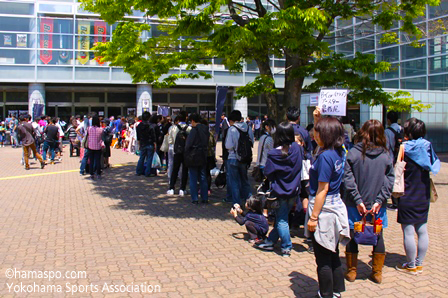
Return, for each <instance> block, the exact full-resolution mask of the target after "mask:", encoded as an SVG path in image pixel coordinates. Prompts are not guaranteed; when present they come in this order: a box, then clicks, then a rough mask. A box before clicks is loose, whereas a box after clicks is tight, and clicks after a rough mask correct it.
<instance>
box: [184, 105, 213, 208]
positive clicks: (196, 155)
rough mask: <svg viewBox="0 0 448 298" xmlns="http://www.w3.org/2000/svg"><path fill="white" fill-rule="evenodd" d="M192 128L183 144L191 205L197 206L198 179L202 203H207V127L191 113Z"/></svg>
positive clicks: (197, 116)
mask: <svg viewBox="0 0 448 298" xmlns="http://www.w3.org/2000/svg"><path fill="white" fill-rule="evenodd" d="M188 118H189V120H190V121H191V126H192V127H193V128H192V130H191V131H190V134H189V135H188V137H187V141H186V143H185V164H186V165H187V167H188V171H189V174H190V191H191V200H192V203H193V204H198V179H199V184H200V187H201V199H202V203H205V204H207V203H208V183H207V173H206V168H207V146H208V136H209V132H208V127H207V126H205V125H204V124H201V123H200V120H201V119H200V117H199V115H198V114H196V113H193V114H191V115H190V116H189V117H188Z"/></svg>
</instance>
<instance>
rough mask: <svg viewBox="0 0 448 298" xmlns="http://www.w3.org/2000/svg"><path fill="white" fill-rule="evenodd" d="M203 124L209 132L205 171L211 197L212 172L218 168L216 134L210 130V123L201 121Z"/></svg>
mask: <svg viewBox="0 0 448 298" xmlns="http://www.w3.org/2000/svg"><path fill="white" fill-rule="evenodd" d="M201 123H202V124H203V125H205V126H206V127H207V130H208V147H207V168H206V170H205V171H206V175H207V185H208V195H209V196H210V194H211V187H212V175H211V173H210V170H211V169H213V168H215V167H216V140H215V134H214V133H213V131H212V130H211V129H210V126H209V123H208V121H207V120H205V119H201Z"/></svg>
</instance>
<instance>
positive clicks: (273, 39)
mask: <svg viewBox="0 0 448 298" xmlns="http://www.w3.org/2000/svg"><path fill="white" fill-rule="evenodd" d="M244 3H245V4H243V3H242V2H241V3H237V2H235V1H233V0H225V1H224V0H217V1H205V0H178V1H171V0H148V1H142V0H82V5H83V7H84V9H86V10H90V11H92V12H95V13H99V14H100V15H101V17H102V18H103V19H104V20H105V21H107V22H108V23H115V22H120V23H119V25H118V27H117V29H116V30H115V31H114V32H113V38H112V40H111V41H110V42H108V43H99V44H98V45H97V46H96V47H95V51H96V54H97V56H100V57H102V58H101V59H102V61H109V62H110V63H111V65H112V66H122V67H123V68H124V70H125V71H126V72H127V73H129V74H130V75H131V76H132V79H133V81H134V82H135V83H137V82H148V83H150V84H153V85H154V86H155V87H170V86H173V85H175V84H176V81H178V80H180V79H197V78H205V79H208V78H210V77H211V76H210V74H208V73H205V72H198V71H196V69H197V68H198V66H200V65H207V64H210V63H211V62H212V59H214V58H217V57H219V58H222V59H223V63H224V64H225V66H226V68H227V69H228V70H229V71H230V72H233V73H236V72H241V71H242V70H243V66H244V62H245V61H255V62H256V63H257V65H258V68H259V71H260V75H259V76H258V77H257V78H256V79H255V80H254V81H253V82H251V83H249V84H247V85H246V86H243V87H240V88H238V89H237V92H238V96H240V97H241V96H245V97H252V96H255V95H257V94H262V93H263V94H270V95H272V94H276V93H277V91H278V90H277V89H276V87H275V84H274V74H273V73H272V70H271V67H270V60H269V59H270V57H272V55H274V56H276V57H284V58H286V66H285V71H284V75H285V92H286V90H290V89H288V86H290V85H297V84H299V85H300V86H299V88H295V89H294V90H293V91H290V92H292V93H293V94H288V96H290V98H291V99H297V98H298V100H297V101H295V102H298V101H299V100H300V93H301V90H302V86H301V84H302V83H301V82H302V81H303V78H305V77H313V79H314V80H315V81H314V82H313V83H312V84H310V85H309V86H306V88H307V90H313V91H317V90H319V89H320V88H324V87H341V88H348V89H350V90H351V92H350V95H349V100H350V103H359V102H362V103H368V104H372V105H378V104H387V105H388V106H390V107H391V108H393V109H404V108H409V107H412V108H415V109H424V108H427V106H424V105H422V104H421V103H420V102H418V101H415V100H413V99H410V98H409V97H406V95H404V94H390V93H388V92H386V91H384V90H383V89H382V87H381V84H380V83H379V82H378V81H376V80H374V79H373V78H371V77H370V76H369V75H370V74H374V73H381V72H387V71H390V70H391V65H390V64H389V63H387V62H375V59H374V57H373V56H372V55H365V54H360V53H357V54H356V56H355V57H354V58H352V59H345V58H344V57H343V56H342V55H335V54H333V53H331V51H330V48H329V44H328V42H327V40H326V39H325V37H327V36H328V35H329V33H330V31H331V30H332V29H331V28H332V24H333V23H334V22H335V20H336V18H342V19H351V18H353V17H362V18H365V19H370V20H371V22H372V23H373V24H375V25H377V27H378V28H382V33H383V34H382V39H381V42H386V43H396V42H398V36H397V34H396V32H395V31H397V28H396V25H397V24H400V25H401V27H400V28H399V29H400V31H401V32H403V33H406V34H408V35H409V36H413V37H415V41H414V42H413V44H414V45H415V46H421V45H422V44H421V43H419V42H418V40H419V39H420V38H421V37H422V36H423V34H424V32H422V30H420V29H419V28H418V27H417V26H416V25H415V24H414V23H413V21H414V20H415V18H417V17H419V16H422V15H424V12H425V8H426V5H427V4H429V5H431V6H436V5H438V3H439V0H402V1H385V0H380V1H371V0H358V1H354V2H353V1H322V0H299V1H291V0H286V1H275V0H269V1H268V2H262V1H261V0H254V2H253V4H251V3H249V2H244ZM268 4H269V7H268ZM272 6H273V7H274V8H275V9H272ZM134 10H139V11H144V12H145V15H146V16H147V17H148V18H149V17H157V19H158V20H160V21H159V22H160V23H159V24H158V26H157V27H158V29H159V30H162V31H163V32H162V33H161V34H159V35H158V36H153V37H151V38H148V39H146V38H143V36H147V33H148V32H151V30H153V29H154V28H151V25H149V24H148V23H136V22H134V20H133V19H130V18H127V17H126V16H127V15H131V14H132V12H133V11H134ZM392 28H393V29H394V31H392V30H391V29H392ZM180 69H182V71H181V70H180ZM291 90H292V89H291ZM288 92H289V91H288ZM273 103H275V104H276V106H272V104H273ZM268 104H269V105H271V106H268V108H269V109H279V105H280V104H281V103H280V102H277V101H270V102H269V103H268Z"/></svg>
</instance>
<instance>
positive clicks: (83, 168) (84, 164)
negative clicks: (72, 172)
mask: <svg viewBox="0 0 448 298" xmlns="http://www.w3.org/2000/svg"><path fill="white" fill-rule="evenodd" d="M89 156H90V153H89V149H87V148H85V149H84V156H83V157H82V161H81V167H80V168H79V173H80V174H84V172H85V171H86V167H87V161H88V160H89ZM90 162H92V161H90ZM89 170H90V169H89Z"/></svg>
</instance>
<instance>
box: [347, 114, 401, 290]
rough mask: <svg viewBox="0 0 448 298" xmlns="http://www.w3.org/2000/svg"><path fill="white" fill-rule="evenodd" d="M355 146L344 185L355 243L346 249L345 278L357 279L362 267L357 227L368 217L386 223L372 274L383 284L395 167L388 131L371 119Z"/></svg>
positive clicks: (352, 238) (383, 224)
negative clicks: (386, 235)
mask: <svg viewBox="0 0 448 298" xmlns="http://www.w3.org/2000/svg"><path fill="white" fill-rule="evenodd" d="M354 141H355V146H354V147H353V149H351V150H350V151H349V152H348V154H347V162H346V163H345V171H344V185H345V189H346V192H345V194H346V198H345V204H346V205H347V212H348V222H349V225H350V237H351V240H350V242H349V244H348V245H347V247H346V252H345V255H346V261H347V273H346V274H345V279H346V280H348V281H350V282H353V281H355V279H356V274H357V272H356V271H357V264H358V244H357V243H356V241H355V239H354V237H355V231H354V224H355V222H359V221H361V220H362V218H363V216H366V220H367V221H371V220H372V216H375V219H376V220H378V219H380V220H381V221H382V227H383V228H382V230H381V233H380V234H379V237H378V242H377V244H376V245H375V246H373V252H372V255H373V260H372V274H371V275H370V279H371V280H372V281H374V282H375V283H378V284H380V283H381V282H382V280H383V275H382V270H383V269H382V268H383V265H384V260H385V257H386V246H385V245H384V238H383V229H384V228H387V226H388V220H387V211H386V203H387V199H388V198H389V197H390V195H391V193H392V188H393V186H394V180H395V176H394V167H393V164H392V160H391V159H390V156H389V151H388V150H387V145H386V137H385V135H384V128H383V125H382V124H381V122H379V121H378V120H368V121H367V122H365V123H364V125H363V126H362V128H361V130H360V131H359V132H358V134H357V135H356V137H355V139H354Z"/></svg>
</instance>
